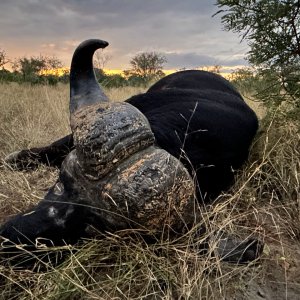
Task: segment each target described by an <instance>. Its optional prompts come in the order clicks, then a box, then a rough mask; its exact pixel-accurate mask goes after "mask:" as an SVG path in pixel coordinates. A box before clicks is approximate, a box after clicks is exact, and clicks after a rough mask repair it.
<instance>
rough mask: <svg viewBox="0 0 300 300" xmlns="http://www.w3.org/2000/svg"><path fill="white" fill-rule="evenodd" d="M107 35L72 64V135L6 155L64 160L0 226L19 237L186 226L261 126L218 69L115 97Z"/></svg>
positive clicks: (70, 237)
mask: <svg viewBox="0 0 300 300" xmlns="http://www.w3.org/2000/svg"><path fill="white" fill-rule="evenodd" d="M107 45H108V43H107V42H105V41H101V40H96V39H91V40H87V41H85V42H83V43H81V44H80V45H79V46H78V48H77V49H76V51H75V53H74V55H73V59H72V64H71V71H70V124H71V129H72V135H69V136H67V137H64V138H62V139H61V140H59V141H56V142H54V143H53V144H51V145H50V146H48V147H44V148H34V149H30V150H23V151H20V152H17V153H13V154H11V155H9V156H8V157H7V159H6V161H7V162H8V163H11V164H13V163H15V164H16V165H17V166H18V167H22V165H23V166H24V165H25V164H26V161H27V162H28V161H29V160H31V159H34V160H35V161H38V162H44V163H49V164H50V165H58V166H59V165H60V164H61V162H62V161H63V162H62V166H61V169H60V174H59V178H58V180H57V182H56V183H55V185H54V186H53V187H52V188H51V189H50V190H49V191H48V193H47V194H46V196H45V198H44V199H43V200H42V201H40V203H39V204H38V205H37V206H36V207H34V208H32V209H31V210H29V211H27V212H25V213H23V214H19V215H17V216H16V217H14V218H12V219H11V220H9V221H8V222H7V223H6V224H4V225H3V226H2V228H1V231H0V234H1V235H2V236H3V237H5V238H7V239H9V240H10V241H11V242H13V243H23V244H30V243H32V244H33V245H34V243H35V240H36V238H38V237H42V238H44V239H47V240H51V241H52V243H54V244H59V243H61V242H62V241H66V242H74V241H76V240H77V239H78V238H80V237H81V236H82V235H83V232H84V230H85V228H86V226H87V224H92V225H94V226H96V227H97V228H99V229H100V230H117V229H124V228H129V227H130V228H145V229H151V230H153V231H160V230H162V227H164V226H167V227H168V228H170V229H171V230H173V231H179V230H180V228H182V227H183V226H189V225H190V224H193V222H195V220H196V219H197V216H195V209H194V206H195V205H196V203H195V195H196V198H197V199H198V201H200V202H202V203H205V202H206V201H209V200H210V199H212V198H214V197H216V196H217V195H219V194H220V192H221V191H223V190H226V189H227V188H228V187H229V186H230V184H232V182H233V178H234V173H233V172H234V170H235V169H237V168H240V167H241V166H242V164H243V163H244V162H245V160H246V159H247V157H248V151H249V147H250V144H251V142H252V140H253V137H254V135H255V133H256V131H257V128H258V121H257V117H256V115H255V113H254V112H253V111H252V110H251V109H250V108H249V106H248V105H247V104H246V103H245V102H244V100H243V99H242V97H241V95H240V94H239V93H238V92H237V90H236V89H235V88H234V87H233V86H232V85H231V84H230V83H229V82H228V81H227V80H225V79H224V78H222V77H221V76H219V75H216V74H213V73H210V72H205V71H196V70H191V71H181V72H177V73H174V74H172V75H169V76H166V77H164V78H163V79H161V80H160V81H158V82H157V83H155V84H154V85H153V86H152V87H150V88H149V90H148V91H147V92H146V93H144V94H140V95H136V96H133V97H131V98H129V99H127V100H126V101H125V102H110V101H109V100H108V98H107V96H106V95H105V94H104V92H103V91H102V90H101V88H100V87H99V85H98V82H97V81H96V79H95V76H94V71H93V64H92V57H93V54H94V52H95V51H96V50H97V49H98V48H104V47H106V46H107Z"/></svg>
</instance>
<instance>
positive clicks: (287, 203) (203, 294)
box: [0, 84, 300, 300]
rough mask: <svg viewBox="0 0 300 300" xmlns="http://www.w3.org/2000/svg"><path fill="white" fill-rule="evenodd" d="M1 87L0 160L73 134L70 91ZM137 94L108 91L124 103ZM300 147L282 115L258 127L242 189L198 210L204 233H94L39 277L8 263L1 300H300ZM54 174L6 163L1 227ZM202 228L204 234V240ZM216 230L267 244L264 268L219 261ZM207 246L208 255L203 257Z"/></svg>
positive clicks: (62, 250) (0, 273)
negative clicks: (166, 236)
mask: <svg viewBox="0 0 300 300" xmlns="http://www.w3.org/2000/svg"><path fill="white" fill-rule="evenodd" d="M0 88H1V91H2V93H1V94H0V149H1V150H0V159H3V158H4V156H5V155H6V154H8V153H10V152H12V151H15V150H18V149H22V148H27V147H33V146H41V145H45V144H48V143H49V142H51V141H53V140H55V139H57V138H59V137H62V136H63V135H65V134H67V133H68V132H69V121H68V118H69V114H68V88H67V87H66V86H64V85H58V86H57V87H48V86H24V85H23V86H19V85H13V84H10V85H6V84H2V85H1V86H0ZM138 92H141V90H135V89H132V88H130V89H129V88H124V89H117V90H108V91H107V93H108V94H109V96H110V98H111V99H114V100H118V101H119V100H123V99H126V98H128V97H129V96H131V95H133V94H135V93H138ZM251 105H252V104H251ZM255 105H256V104H255V103H254V109H256V110H257V111H258V113H261V111H260V110H261V108H260V107H255ZM299 143H300V134H299V128H298V127H297V126H296V125H295V124H294V123H292V122H289V123H282V122H277V119H276V116H275V117H274V118H273V119H269V121H262V122H261V129H260V132H259V134H258V135H257V138H256V141H255V143H254V144H253V147H252V150H251V157H250V159H249V162H248V163H247V164H246V165H245V168H244V169H243V170H240V171H238V172H237V175H236V184H235V185H234V186H233V187H232V189H231V190H229V191H228V192H227V193H226V194H223V195H221V196H220V197H219V198H218V199H217V200H216V201H215V202H214V203H212V204H211V205H208V206H206V207H201V215H202V221H201V224H198V227H197V226H196V227H195V228H193V229H191V230H190V231H189V232H187V233H185V234H183V236H181V237H178V238H177V239H174V240H169V241H168V240H163V239H160V238H157V239H156V240H154V241H152V242H151V243H146V242H145V241H144V239H143V238H142V237H141V234H140V232H138V231H134V230H127V231H120V232H116V233H106V234H103V233H96V236H97V237H93V238H91V239H87V240H84V241H81V242H80V243H78V244H77V245H75V246H70V245H66V246H64V247H59V248H53V249H51V253H52V255H55V256H56V257H57V260H60V261H61V263H60V264H59V265H58V266H57V265H56V266H55V265H54V264H53V258H52V260H51V262H49V261H47V260H43V261H40V263H37V266H36V269H35V270H26V269H17V268H12V267H11V266H10V265H9V263H8V262H6V263H2V264H1V265H0V284H1V290H0V299H74V300H75V299H251V300H252V299H263V297H265V298H266V299H299V295H300V278H299V276H298V274H299V267H300V248H299V246H300V245H299V238H300V225H299V224H300V196H299V195H300V175H299V174H300V155H299V154H300V153H299V149H300V147H299V146H300V145H299ZM57 172H58V170H56V169H53V168H48V167H46V166H40V167H39V168H38V169H37V170H34V171H29V172H17V171H13V170H11V169H10V168H9V167H8V166H5V165H4V164H3V165H2V166H1V169H0V222H3V221H4V220H6V219H7V218H9V216H11V215H13V214H16V213H18V212H20V211H24V210H25V208H28V207H29V206H30V205H33V204H34V203H36V202H38V201H39V200H40V199H42V197H43V195H44V194H45V192H46V190H47V189H48V187H50V186H51V185H52V184H53V183H54V181H55V178H56V176H57ZM202 225H205V227H206V229H207V230H206V232H205V233H203V234H202V235H199V227H201V226H202ZM90 230H91V232H93V233H95V230H94V229H92V228H91V229H90ZM218 230H222V231H225V232H228V233H232V234H234V235H237V236H239V237H240V238H242V239H246V238H249V237H255V238H259V239H261V240H263V241H264V242H265V244H266V246H265V250H264V254H263V256H262V258H261V259H260V261H258V262H253V263H251V264H249V265H244V266H235V265H230V264H227V263H224V262H221V261H220V259H219V258H218V256H216V255H215V253H214V249H215V247H216V240H215V239H214V238H213V237H214V235H215V232H216V231H218ZM94 235H95V234H94ZM94 235H93V236H94ZM207 242H208V243H209V246H210V247H209V251H208V253H202V251H201V249H202V246H203V244H205V243H207ZM46 250H49V249H46ZM40 251H41V252H43V251H45V249H43V248H41V249H40ZM45 255H46V254H45ZM62 256H63V257H64V259H63V260H61V257H62ZM275 287H276V289H275ZM262 295H263V296H262ZM234 297H235V298H234ZM259 297H260V298H259ZM297 297H298V298H297Z"/></svg>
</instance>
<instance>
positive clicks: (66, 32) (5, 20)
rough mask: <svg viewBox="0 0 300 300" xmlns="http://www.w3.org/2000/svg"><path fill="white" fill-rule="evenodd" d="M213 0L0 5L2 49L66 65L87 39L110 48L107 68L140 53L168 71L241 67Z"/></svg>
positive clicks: (19, 0) (240, 54)
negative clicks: (159, 58) (162, 59)
mask: <svg viewBox="0 0 300 300" xmlns="http://www.w3.org/2000/svg"><path fill="white" fill-rule="evenodd" d="M217 10H218V8H217V7H216V5H215V1H214V0H201V1H200V0H184V1H182V0H151V1H142V0H1V1H0V48H1V49H3V50H5V51H6V53H7V54H8V56H9V57H10V58H15V57H21V56H31V55H39V54H45V55H55V56H57V57H58V58H60V59H61V60H62V61H63V62H64V64H65V65H66V66H68V65H69V64H70V59H71V56H72V53H73V51H74V49H75V47H76V46H77V45H78V44H79V43H80V42H81V41H83V40H85V39H88V38H100V39H103V40H106V41H108V42H109V43H110V46H109V47H108V48H107V49H106V50H105V53H106V54H108V55H109V56H111V59H110V60H109V61H108V63H107V66H106V67H108V68H112V69H113V68H117V69H126V68H128V66H129V61H130V58H131V57H133V56H134V55H135V54H136V53H138V52H141V51H153V50H154V51H158V52H161V53H162V54H163V55H165V56H166V58H167V60H168V62H167V64H166V65H165V68H166V69H181V68H195V67H199V66H207V65H215V64H219V65H224V66H228V67H231V66H236V65H244V64H246V61H245V60H244V57H245V54H246V52H247V51H248V46H247V44H246V43H244V42H243V43H240V37H239V36H238V35H237V34H234V33H231V32H225V31H223V29H222V24H221V20H220V16H215V17H212V15H213V14H214V13H215V12H216V11H217Z"/></svg>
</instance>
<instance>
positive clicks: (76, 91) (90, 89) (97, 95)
mask: <svg viewBox="0 0 300 300" xmlns="http://www.w3.org/2000/svg"><path fill="white" fill-rule="evenodd" d="M107 46H108V42H105V41H102V40H98V39H90V40H86V41H84V42H82V43H81V44H80V45H79V46H78V47H77V48H76V50H75V52H74V54H73V58H72V63H71V70H70V114H71V118H72V114H73V113H74V112H75V111H77V110H78V109H80V108H82V107H84V106H88V105H91V104H94V103H98V102H108V101H109V100H108V97H107V96H106V95H105V94H104V92H103V91H102V89H101V88H100V86H99V84H98V82H97V79H96V76H95V73H94V67H93V55H94V53H95V51H96V50H97V49H99V48H105V47H107Z"/></svg>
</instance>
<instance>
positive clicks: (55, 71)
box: [40, 67, 233, 79]
mask: <svg viewBox="0 0 300 300" xmlns="http://www.w3.org/2000/svg"><path fill="white" fill-rule="evenodd" d="M197 69H198V70H203V69H204V70H207V71H213V67H211V68H210V67H206V68H195V70H197ZM221 70H222V68H221ZM103 71H104V73H105V74H107V75H121V76H123V77H125V74H124V70H121V69H104V70H103ZM177 71H178V70H175V69H173V70H163V72H164V73H165V74H166V75H170V74H172V73H175V72H177ZM69 73H70V68H67V67H64V68H58V69H50V70H43V71H41V72H40V75H54V76H59V77H60V76H64V75H66V74H69ZM218 74H220V75H221V76H223V77H225V78H227V79H229V78H232V76H233V74H232V73H227V72H220V73H218Z"/></svg>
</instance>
